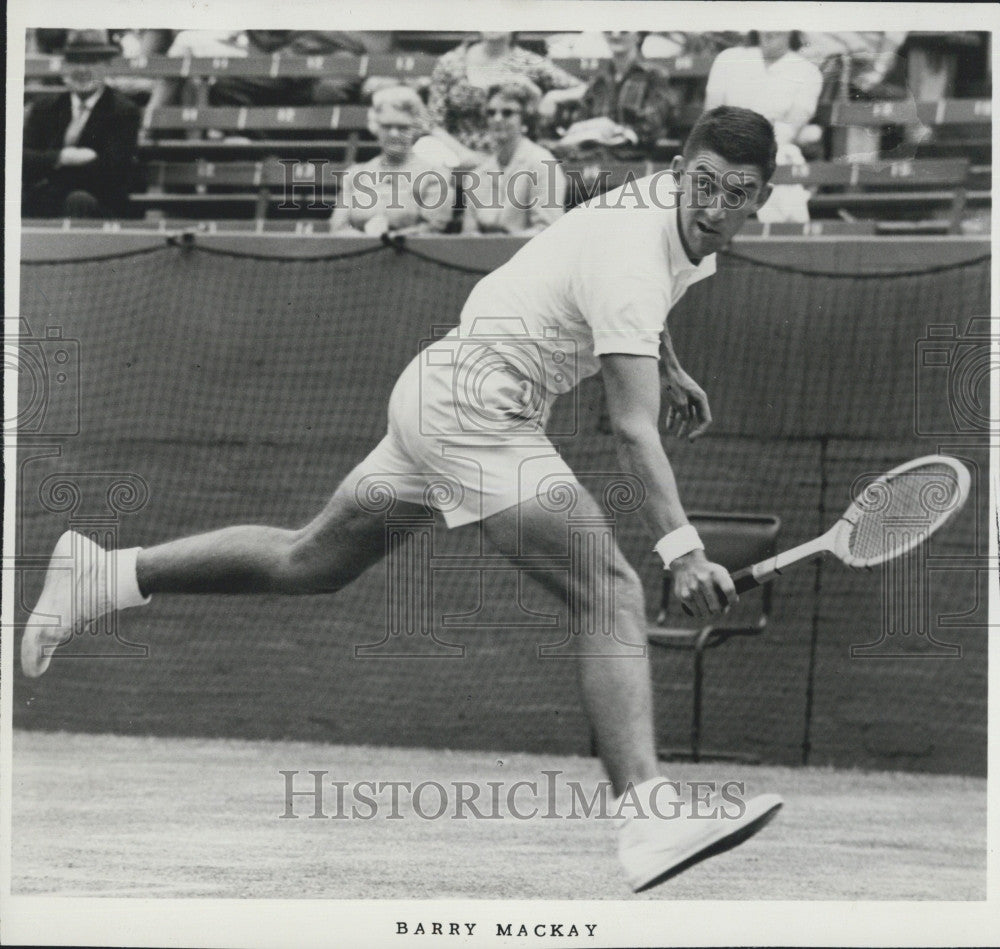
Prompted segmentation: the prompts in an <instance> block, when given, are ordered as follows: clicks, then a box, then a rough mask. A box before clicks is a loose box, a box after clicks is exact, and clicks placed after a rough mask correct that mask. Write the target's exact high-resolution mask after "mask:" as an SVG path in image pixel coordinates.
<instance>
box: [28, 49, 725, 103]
mask: <svg viewBox="0 0 1000 949" xmlns="http://www.w3.org/2000/svg"><path fill="white" fill-rule="evenodd" d="M712 59H713V57H711V56H688V55H682V56H675V57H673V58H671V59H652V60H649V62H651V63H653V64H654V65H658V66H660V67H662V68H663V69H665V70H666V71H667V72H668V73H669V75H670V76H671V78H673V79H678V80H681V79H705V78H707V76H708V72H709V69H710V68H711V65H712ZM553 62H554V63H555V64H556V65H557V66H560V67H562V68H563V69H565V70H566V71H567V72H569V73H572V74H573V75H575V76H579V77H581V78H587V77H588V76H591V75H593V73H595V72H596V71H597V70H598V69H600V68H601V65H602V63H603V62H606V60H601V59H595V58H590V57H582V58H580V57H575V58H573V59H556V60H553ZM436 63H437V57H436V56H432V55H429V54H427V53H418V52H414V53H372V54H370V55H366V56H355V55H353V54H350V53H338V54H335V55H330V56H291V55H287V54H282V53H275V54H273V55H271V56H244V57H238V56H234V57H227V56H216V57H191V56H186V57H182V56H140V57H135V58H133V59H115V60H112V61H111V62H110V63H109V64H108V69H109V73H110V75H112V76H140V77H144V78H149V79H192V80H201V79H209V78H213V77H219V76H252V77H264V76H267V77H271V78H275V79H278V78H280V79H285V78H295V79H301V78H308V77H310V76H313V77H316V78H334V79H350V78H359V79H367V78H368V77H370V76H398V77H399V78H401V79H407V80H414V79H417V80H426V79H429V78H430V75H431V73H432V72H433V70H434V66H435V64H436ZM61 71H62V58H61V57H60V56H28V57H26V59H25V73H24V75H25V81H26V83H27V85H26V90H25V91H26V92H27V91H28V90H29V89H30V91H31V92H32V93H36V92H40V91H52V89H53V88H54V89H55V90H56V91H58V89H59V88H60V87H58V86H56V87H52V86H41V85H39V84H38V83H37V82H35V83H34V85H32V80H41V79H52V78H58V77H59V76H60V74H61Z"/></svg>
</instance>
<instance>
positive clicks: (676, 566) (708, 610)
mask: <svg viewBox="0 0 1000 949" xmlns="http://www.w3.org/2000/svg"><path fill="white" fill-rule="evenodd" d="M670 573H671V574H672V575H673V593H674V596H676V597H677V598H678V599H679V600H680V602H681V605H682V606H683V607H684V609H685V610H686V611H687V612H688V613H690V614H691V615H692V616H697V617H699V618H701V617H705V616H718V615H719V614H720V613H726V612H728V611H729V608H730V607H731V606H732V605H733V604H734V603H736V602H737V600H739V596H738V595H737V593H736V587H735V586H734V585H733V579H732V577H730V576H729V571H728V570H727V569H726V568H725V567H723V566H722V565H721V564H717V563H712V562H711V561H710V560H708V558H706V557H705V552H704V551H703V550H692V551H691V552H690V553H687V554H684V556H682V557H678V558H677V559H676V560H675V561H673V563H671V564H670Z"/></svg>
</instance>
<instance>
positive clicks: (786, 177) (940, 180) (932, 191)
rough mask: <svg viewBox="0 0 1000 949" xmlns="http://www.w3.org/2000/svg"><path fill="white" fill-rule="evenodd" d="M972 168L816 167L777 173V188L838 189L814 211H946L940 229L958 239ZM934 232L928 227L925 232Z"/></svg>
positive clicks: (958, 164)
mask: <svg viewBox="0 0 1000 949" xmlns="http://www.w3.org/2000/svg"><path fill="white" fill-rule="evenodd" d="M968 173H969V162H968V160H967V159H964V158H956V159H941V160H930V161H887V162H877V163H872V164H867V163H852V164H845V163H841V162H813V163H811V164H808V165H792V166H785V167H782V168H779V169H778V170H777V171H776V172H775V176H774V179H773V183H774V184H801V185H804V186H805V187H808V188H837V189H838V190H837V191H836V192H835V193H815V194H813V195H812V197H811V198H810V200H809V207H810V209H819V208H830V209H837V210H839V209H844V210H847V209H854V210H859V209H865V210H869V211H871V210H876V209H886V208H888V209H896V210H899V209H902V208H906V209H910V208H916V207H919V208H927V207H933V206H938V207H941V206H944V207H947V208H949V209H950V210H949V214H948V218H947V222H946V223H945V222H938V223H937V228H938V230H940V229H943V228H944V229H946V230H947V231H948V232H949V233H958V231H959V229H960V225H961V220H962V212H963V211H964V209H965V205H966V200H967V192H966V180H967V178H968ZM929 228H930V223H929V222H924V230H928V229H929Z"/></svg>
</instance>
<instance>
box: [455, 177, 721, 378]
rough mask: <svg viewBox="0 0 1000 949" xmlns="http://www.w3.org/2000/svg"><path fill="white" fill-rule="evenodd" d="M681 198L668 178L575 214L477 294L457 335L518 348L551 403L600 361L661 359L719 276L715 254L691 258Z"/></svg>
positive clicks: (619, 192)
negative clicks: (696, 291)
mask: <svg viewBox="0 0 1000 949" xmlns="http://www.w3.org/2000/svg"><path fill="white" fill-rule="evenodd" d="M679 190H680V188H679V185H678V183H677V181H676V179H675V178H674V177H673V175H672V174H670V173H669V172H661V173H659V174H656V175H651V176H649V177H646V178H640V179H636V180H633V181H632V182H630V183H627V184H626V185H625V186H623V187H622V188H618V189H616V190H614V191H610V192H608V193H607V194H605V195H602V196H599V197H597V198H594V199H592V200H591V201H589V202H587V204H585V205H582V206H580V207H578V208H575V209H574V210H572V211H570V212H569V214H567V215H565V216H564V217H561V218H559V219H558V220H557V221H555V222H554V223H553V224H551V225H550V226H549V227H548V228H547V229H546V230H544V231H542V233H541V234H539V235H538V236H536V237H535V238H533V239H532V240H531V241H529V242H528V243H527V244H525V245H524V247H522V248H521V249H520V250H519V251H518V252H517V253H516V254H515V255H514V256H513V257H512V258H511V259H510V260H509V261H508V262H507V263H506V264H504V265H503V266H502V267H499V268H498V269H497V270H495V271H493V273H491V274H489V275H487V276H486V277H484V278H483V279H482V280H481V281H480V282H479V283H478V284H476V286H475V288H474V289H473V291H472V293H471V294H470V295H469V298H468V301H467V302H466V304H465V307H464V309H463V310H462V316H461V323H460V327H459V328H458V330H457V331H453V333H455V334H456V335H460V336H461V337H462V339H467V340H468V339H472V340H476V341H478V340H482V341H483V342H484V343H486V345H492V346H494V347H495V348H497V349H498V351H500V352H503V351H504V350H508V349H510V348H511V347H512V346H513V347H517V346H518V345H519V341H520V343H521V344H522V345H521V349H522V351H523V352H524V353H525V354H526V355H527V354H532V353H534V354H538V357H539V358H537V359H534V358H533V359H532V360H531V361H532V362H539V363H540V364H541V367H542V368H541V377H540V378H539V377H538V376H535V378H534V379H533V381H534V382H536V383H538V384H541V385H542V386H543V387H544V388H545V389H546V390H547V391H548V392H549V393H550V394H552V395H557V394H561V393H564V392H568V391H569V390H570V389H572V388H573V387H574V386H575V385H576V384H577V383H578V382H579V381H580V380H581V379H585V378H587V377H588V376H592V375H594V374H595V373H597V372H598V371H599V370H600V368H601V365H600V360H599V358H598V357H599V356H602V355H605V354H608V353H629V354H633V355H640V356H653V357H658V356H659V351H660V336H661V334H662V332H663V329H664V326H665V325H666V320H667V314H668V313H669V312H670V310H671V308H672V307H673V306H674V305H675V304H676V303H677V301H678V300H680V298H681V297H682V296H683V295H684V293H685V292H686V291H687V288H688V287H689V286H691V285H692V284H693V283H696V282H697V281H699V280H703V279H705V277H709V276H711V275H712V274H713V273H715V255H714V254H712V255H710V256H708V257H706V258H704V259H703V260H701V261H699V262H698V263H692V262H691V260H690V259H689V258H688V256H687V254H686V253H685V251H684V246H683V244H682V243H681V238H680V233H679V231H678V214H677V205H678V201H679V198H678V196H677V192H679ZM450 335H451V334H450ZM532 375H535V373H532Z"/></svg>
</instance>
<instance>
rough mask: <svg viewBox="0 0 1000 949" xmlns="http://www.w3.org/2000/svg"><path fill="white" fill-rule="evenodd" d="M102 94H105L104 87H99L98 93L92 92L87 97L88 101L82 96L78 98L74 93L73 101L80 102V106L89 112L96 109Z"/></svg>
mask: <svg viewBox="0 0 1000 949" xmlns="http://www.w3.org/2000/svg"><path fill="white" fill-rule="evenodd" d="M102 92H104V86H101V87H99V88H98V89H97V91H96V92H92V93H91V94H90V95H89V96H87V98H86V99H84V98H82V97H81V96H78V95H77V94H76V93H75V92H74V93H73V99H74V100H75V101H78V102H80V104H81V105H82V106H83V108H85V109H88V110H89V109H93V108H94V105H95V104H96V102H97V100H98V99H100V98H101V93H102Z"/></svg>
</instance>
